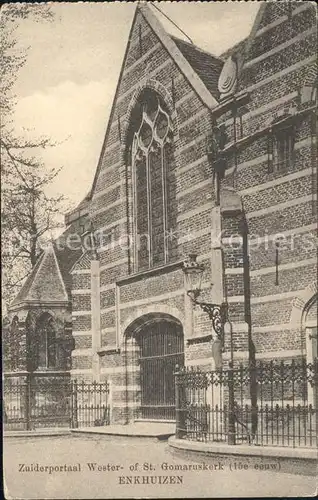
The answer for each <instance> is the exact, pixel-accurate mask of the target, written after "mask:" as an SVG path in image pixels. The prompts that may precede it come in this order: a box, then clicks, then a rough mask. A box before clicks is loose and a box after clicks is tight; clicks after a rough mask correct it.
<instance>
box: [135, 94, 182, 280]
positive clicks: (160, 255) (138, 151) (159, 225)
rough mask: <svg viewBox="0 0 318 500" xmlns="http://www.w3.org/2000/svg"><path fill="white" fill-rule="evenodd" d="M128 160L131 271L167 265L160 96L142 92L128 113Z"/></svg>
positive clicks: (168, 188)
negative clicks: (131, 199)
mask: <svg viewBox="0 0 318 500" xmlns="http://www.w3.org/2000/svg"><path fill="white" fill-rule="evenodd" d="M131 124H132V128H133V131H132V134H131V142H130V156H131V158H130V161H131V165H132V172H133V190H134V193H133V194H134V241H135V259H134V260H135V270H136V271H142V270H145V269H149V268H152V267H157V266H160V265H163V264H166V263H167V262H169V261H170V260H171V259H172V258H173V257H174V253H175V244H174V242H173V240H174V239H175V237H173V235H172V232H173V227H174V224H173V221H172V212H173V210H172V207H171V201H172V197H173V195H172V193H173V189H174V188H173V183H172V182H171V181H172V176H171V171H172V163H173V161H172V159H173V154H172V135H173V133H172V123H171V118H170V116H169V113H168V112H167V109H166V107H165V105H164V103H163V102H162V100H161V99H160V97H159V96H158V95H157V94H155V93H154V92H152V91H150V90H146V91H144V92H143V94H142V97H141V98H140V100H139V102H138V104H137V105H136V107H135V109H134V111H133V114H132V120H131Z"/></svg>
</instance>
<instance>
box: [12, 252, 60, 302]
mask: <svg viewBox="0 0 318 500" xmlns="http://www.w3.org/2000/svg"><path fill="white" fill-rule="evenodd" d="M65 301H68V295H67V292H66V288H65V285H64V282H63V278H62V276H61V272H60V269H59V264H58V261H57V258H56V255H55V249H54V247H53V245H51V246H50V247H49V248H48V249H46V250H45V251H44V252H43V253H42V255H41V257H40V258H39V260H38V262H37V263H36V265H35V267H34V268H33V270H32V273H31V275H30V276H29V277H28V279H27V281H26V283H25V285H24V286H23V287H22V288H21V290H20V292H19V293H18V295H17V297H16V298H15V300H14V301H13V303H12V305H11V308H13V307H14V306H16V305H19V304H21V303H25V302H27V303H32V302H33V303H39V302H40V303H47V302H65Z"/></svg>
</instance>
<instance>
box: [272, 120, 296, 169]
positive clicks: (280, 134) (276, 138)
mask: <svg viewBox="0 0 318 500" xmlns="http://www.w3.org/2000/svg"><path fill="white" fill-rule="evenodd" d="M294 142H295V139H294V131H293V128H292V127H289V128H286V129H282V130H278V131H275V132H274V133H272V134H271V135H270V136H269V138H268V171H269V173H272V172H278V171H283V170H288V169H289V168H290V167H292V166H293V162H294Z"/></svg>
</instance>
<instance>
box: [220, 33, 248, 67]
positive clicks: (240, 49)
mask: <svg viewBox="0 0 318 500" xmlns="http://www.w3.org/2000/svg"><path fill="white" fill-rule="evenodd" d="M247 42H248V37H247V38H244V39H243V40H241V41H240V42H238V43H236V44H235V45H233V47H230V48H229V49H227V50H226V51H225V52H223V54H221V55H220V56H219V57H220V59H222V60H223V61H226V60H227V58H228V57H230V56H233V55H237V54H243V53H244V51H245V47H246V44H247Z"/></svg>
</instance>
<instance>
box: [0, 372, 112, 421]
mask: <svg viewBox="0 0 318 500" xmlns="http://www.w3.org/2000/svg"><path fill="white" fill-rule="evenodd" d="M109 392H110V391H109V383H108V382H103V383H97V382H85V381H81V382H77V381H76V380H71V379H70V378H65V377H58V378H50V377H34V376H30V375H28V376H25V377H23V378H17V377H15V378H12V377H10V378H5V379H4V381H3V422H4V429H5V430H31V429H36V428H41V427H46V428H47V427H53V428H54V427H70V428H77V427H92V426H102V425H108V424H109V420H110V397H109Z"/></svg>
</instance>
